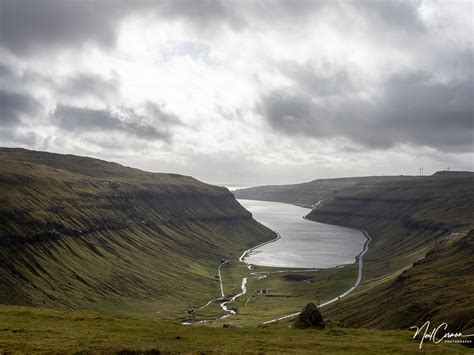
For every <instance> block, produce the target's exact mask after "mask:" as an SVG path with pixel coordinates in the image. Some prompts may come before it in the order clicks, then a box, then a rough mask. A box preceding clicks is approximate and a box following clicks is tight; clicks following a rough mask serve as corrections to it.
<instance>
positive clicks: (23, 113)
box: [0, 90, 42, 127]
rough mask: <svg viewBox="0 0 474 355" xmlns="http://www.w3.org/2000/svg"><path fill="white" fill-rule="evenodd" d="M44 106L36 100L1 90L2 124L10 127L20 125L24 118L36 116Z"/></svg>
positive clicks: (0, 109)
mask: <svg viewBox="0 0 474 355" xmlns="http://www.w3.org/2000/svg"><path fill="white" fill-rule="evenodd" d="M41 108H42V106H41V104H40V103H39V102H38V100H36V99H35V98H33V97H31V96H29V95H26V94H18V93H14V92H8V91H4V90H0V124H1V126H3V127H5V126H7V127H9V126H15V125H20V124H21V121H22V118H23V117H28V116H31V115H35V114H36V113H37V112H38V111H39V110H41Z"/></svg>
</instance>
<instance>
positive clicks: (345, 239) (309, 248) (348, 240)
mask: <svg viewBox="0 0 474 355" xmlns="http://www.w3.org/2000/svg"><path fill="white" fill-rule="evenodd" d="M238 201H239V203H240V204H241V205H242V206H244V207H245V208H246V209H247V210H249V211H250V212H251V213H252V214H253V217H254V218H255V219H256V220H257V221H259V222H260V223H262V224H264V225H265V226H267V227H268V228H270V229H272V230H273V231H275V232H278V233H280V235H281V238H280V239H279V240H277V241H276V242H274V243H269V244H266V245H263V246H262V247H260V248H258V249H255V253H252V254H251V255H249V256H247V257H246V258H245V262H246V263H248V264H254V265H261V266H274V267H295V268H329V267H335V266H339V265H344V264H352V263H354V262H355V257H356V256H357V255H358V254H359V253H360V252H361V251H362V250H363V247H364V242H365V237H364V235H363V234H362V233H361V232H359V231H356V230H353V229H349V228H344V227H338V226H332V225H329V224H324V223H317V222H311V221H308V220H305V219H303V218H302V217H303V216H304V215H306V214H307V213H308V212H310V210H309V209H306V208H302V207H298V206H294V205H290V204H286V203H280V202H267V201H255V200H238Z"/></svg>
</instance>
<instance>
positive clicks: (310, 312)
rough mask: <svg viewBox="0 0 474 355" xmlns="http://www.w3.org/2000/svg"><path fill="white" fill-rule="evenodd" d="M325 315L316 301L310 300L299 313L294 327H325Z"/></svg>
mask: <svg viewBox="0 0 474 355" xmlns="http://www.w3.org/2000/svg"><path fill="white" fill-rule="evenodd" d="M325 324H326V323H325V321H324V319H323V316H322V314H321V312H320V310H319V308H318V306H316V305H315V304H314V303H312V302H310V303H308V304H307V305H306V306H304V308H303V310H302V311H301V313H300V314H299V315H298V318H297V319H296V321H295V323H294V324H293V327H295V328H297V329H308V328H319V329H322V328H324V327H325Z"/></svg>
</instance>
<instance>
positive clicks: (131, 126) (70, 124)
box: [54, 105, 170, 141]
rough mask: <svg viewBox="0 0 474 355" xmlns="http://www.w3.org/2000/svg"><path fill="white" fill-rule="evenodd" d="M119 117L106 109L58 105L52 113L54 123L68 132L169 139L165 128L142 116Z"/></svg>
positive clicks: (127, 113) (128, 114) (127, 114)
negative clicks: (149, 121) (121, 134)
mask: <svg viewBox="0 0 474 355" xmlns="http://www.w3.org/2000/svg"><path fill="white" fill-rule="evenodd" d="M126 116H127V117H126V118H119V117H117V116H116V115H115V114H113V113H112V112H110V111H108V110H94V109H89V108H78V107H72V106H64V105H59V106H58V107H57V109H56V111H55V114H54V120H55V123H56V124H57V125H58V127H60V128H61V129H63V130H66V131H70V132H79V133H87V132H104V133H107V132H110V131H115V132H122V133H125V134H128V135H134V136H136V137H139V138H143V139H146V140H165V141H167V140H169V139H170V136H169V133H167V132H166V130H162V129H161V128H157V127H155V126H154V125H151V124H150V123H148V122H145V121H144V120H143V119H142V117H139V116H133V115H130V112H126Z"/></svg>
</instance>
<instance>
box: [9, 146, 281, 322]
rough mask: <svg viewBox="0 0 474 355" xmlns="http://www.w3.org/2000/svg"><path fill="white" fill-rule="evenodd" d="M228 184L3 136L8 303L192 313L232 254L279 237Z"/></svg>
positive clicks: (211, 292) (215, 287)
mask: <svg viewBox="0 0 474 355" xmlns="http://www.w3.org/2000/svg"><path fill="white" fill-rule="evenodd" d="M273 237H274V235H273V232H271V231H270V230H268V229H267V228H265V227H263V226H262V225H260V224H259V223H257V222H255V221H254V220H253V219H252V218H251V215H250V213H249V212H247V211H246V210H245V209H244V208H243V207H242V206H240V205H239V204H238V203H237V202H236V201H235V199H234V196H233V195H232V194H231V193H230V192H229V191H228V190H227V189H225V188H222V187H216V186H212V185H208V184H205V183H202V182H200V181H198V180H196V179H194V178H191V177H187V176H181V175H176V174H155V173H148V172H144V171H141V170H138V169H132V168H127V167H124V166H121V165H119V164H116V163H110V162H106V161H102V160H98V159H92V158H86V157H78V156H73V155H59V154H52V153H46V152H36V151H29V150H24V149H9V148H0V303H6V304H19V305H33V306H47V307H61V308H66V309H79V308H82V309H100V310H112V311H118V312H124V313H140V314H150V313H154V314H156V313H157V312H158V313H159V314H160V315H162V316H166V315H172V316H175V315H176V314H181V313H183V312H184V310H185V308H186V307H189V306H190V305H199V304H201V303H202V302H204V301H207V300H209V299H211V298H213V297H215V296H216V295H218V294H219V283H218V282H217V281H216V280H215V273H216V268H217V265H218V264H219V262H220V259H221V258H223V257H227V256H229V255H231V254H234V255H237V254H238V253H239V252H241V251H243V250H245V249H247V248H249V247H250V246H254V245H256V244H258V243H259V242H262V241H264V240H268V239H271V238H273Z"/></svg>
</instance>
